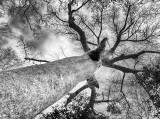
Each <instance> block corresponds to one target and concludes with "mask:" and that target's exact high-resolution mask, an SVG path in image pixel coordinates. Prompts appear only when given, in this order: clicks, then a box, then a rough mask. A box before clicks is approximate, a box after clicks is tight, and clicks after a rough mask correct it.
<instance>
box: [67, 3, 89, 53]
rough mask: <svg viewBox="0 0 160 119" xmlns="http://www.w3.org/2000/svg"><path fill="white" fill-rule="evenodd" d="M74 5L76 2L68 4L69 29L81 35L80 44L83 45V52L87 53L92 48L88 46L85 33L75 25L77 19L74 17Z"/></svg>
mask: <svg viewBox="0 0 160 119" xmlns="http://www.w3.org/2000/svg"><path fill="white" fill-rule="evenodd" d="M73 3H74V0H72V1H71V2H69V3H68V16H69V19H68V23H69V27H70V28H72V29H73V30H75V31H76V32H77V33H78V34H79V37H80V42H81V44H82V47H83V50H84V51H85V52H87V51H89V50H90V48H89V46H88V44H87V40H86V35H85V32H84V31H83V30H82V29H81V28H80V27H79V26H78V25H76V24H75V18H74V17H73V16H72V15H73V10H72V5H73Z"/></svg>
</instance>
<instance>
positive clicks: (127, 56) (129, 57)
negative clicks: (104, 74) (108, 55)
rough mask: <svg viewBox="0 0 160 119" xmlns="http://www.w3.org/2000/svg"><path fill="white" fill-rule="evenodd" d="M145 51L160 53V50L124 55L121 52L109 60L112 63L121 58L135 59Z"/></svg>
mask: <svg viewBox="0 0 160 119" xmlns="http://www.w3.org/2000/svg"><path fill="white" fill-rule="evenodd" d="M145 53H159V54H160V51H159V52H158V51H141V52H139V53H136V54H129V55H124V54H122V55H120V56H119V57H115V58H113V59H112V60H111V61H110V63H111V64H112V63H115V62H117V61H121V60H126V59H131V58H132V59H137V58H138V57H139V56H140V55H142V54H145Z"/></svg>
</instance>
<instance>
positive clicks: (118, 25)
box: [1, 0, 160, 114]
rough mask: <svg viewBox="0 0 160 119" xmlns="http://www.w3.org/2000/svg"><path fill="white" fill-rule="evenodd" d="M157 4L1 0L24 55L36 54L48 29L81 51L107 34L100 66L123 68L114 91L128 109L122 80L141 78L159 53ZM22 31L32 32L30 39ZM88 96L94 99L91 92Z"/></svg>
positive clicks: (100, 0)
mask: <svg viewBox="0 0 160 119" xmlns="http://www.w3.org/2000/svg"><path fill="white" fill-rule="evenodd" d="M159 4H160V3H159V1H154V2H153V1H151V0H121V1H120V0H115V1H110V0H69V1H68V0H58V1H54V0H32V1H31V0H12V1H10V0H5V1H3V0H2V1H1V5H3V6H2V7H1V14H2V17H4V16H5V15H6V14H7V15H8V17H9V20H8V22H7V23H6V25H7V26H8V29H12V31H13V29H18V30H20V31H21V34H20V35H21V36H23V38H22V37H19V43H21V44H22V49H23V50H24V54H25V55H24V58H25V59H30V60H36V59H34V58H33V57H34V55H35V54H36V55H37V56H38V50H37V49H38V47H39V44H41V43H43V38H44V37H45V36H46V34H47V33H46V32H44V31H46V30H48V31H54V32H56V33H57V35H63V36H64V37H67V38H68V39H69V40H71V41H73V43H74V44H75V45H76V44H80V45H77V47H78V48H79V49H81V50H83V51H84V52H87V51H89V50H90V49H93V48H95V47H97V46H98V45H99V43H100V41H101V39H102V38H104V37H107V38H108V39H109V40H108V43H107V48H106V52H105V53H104V55H103V57H102V65H103V66H104V67H107V68H111V69H112V70H116V72H114V73H117V72H118V73H119V71H120V72H121V73H119V75H120V76H121V77H120V78H121V81H119V85H120V86H119V87H118V88H117V90H119V93H120V94H121V95H122V97H124V100H125V102H126V104H128V108H127V109H128V111H129V110H130V107H131V106H129V104H130V102H129V101H128V98H129V97H128V95H127V94H126V91H124V89H123V86H124V83H125V82H131V83H132V81H131V80H130V75H132V76H133V77H135V76H136V77H135V78H136V80H139V79H138V78H137V75H139V73H140V72H144V71H145V70H144V65H146V64H148V63H149V62H150V61H151V60H155V59H156V58H157V56H158V55H159V53H160V52H159V42H158V39H159V27H160V26H159ZM26 34H30V35H32V37H31V39H28V38H26V37H25V35H26ZM35 49H36V52H34V51H35ZM33 52H34V53H33ZM33 54H34V55H33ZM41 61H42V62H43V60H41ZM44 62H45V61H44ZM112 76H113V75H112ZM116 78H117V77H116ZM133 79H134V78H133ZM140 85H141V84H140ZM92 92H94V89H93V90H92ZM92 96H93V97H95V96H94V93H93V95H92ZM116 96H117V95H116ZM111 100H112V99H111ZM93 101H94V100H93ZM102 102H103V101H102ZM128 111H126V114H128Z"/></svg>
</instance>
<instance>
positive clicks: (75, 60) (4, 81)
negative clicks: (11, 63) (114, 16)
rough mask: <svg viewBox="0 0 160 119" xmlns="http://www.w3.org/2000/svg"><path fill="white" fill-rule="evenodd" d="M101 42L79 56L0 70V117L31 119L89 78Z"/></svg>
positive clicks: (103, 46) (102, 45) (103, 44)
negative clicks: (93, 48) (96, 46)
mask: <svg viewBox="0 0 160 119" xmlns="http://www.w3.org/2000/svg"><path fill="white" fill-rule="evenodd" d="M105 42H106V39H104V40H102V42H101V44H100V46H99V47H98V48H97V49H95V50H93V51H90V52H88V53H86V54H84V55H82V56H76V57H69V58H65V59H62V60H58V61H54V62H50V63H46V64H41V65H34V66H29V67H24V68H19V69H14V70H9V71H3V72H0V119H31V118H33V117H35V116H36V115H37V114H39V113H40V112H42V111H43V110H44V109H46V108H47V107H49V106H50V105H52V104H53V103H55V102H57V101H58V100H59V99H60V98H61V97H62V96H64V95H65V94H67V93H68V92H69V91H70V90H71V89H72V88H73V87H74V86H76V84H77V83H79V82H81V81H83V80H86V79H89V78H90V77H91V76H92V75H93V73H94V72H95V70H96V69H97V68H98V67H99V66H100V64H101V61H99V60H100V55H101V53H102V52H103V51H104V48H105Z"/></svg>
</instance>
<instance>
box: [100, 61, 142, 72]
mask: <svg viewBox="0 0 160 119" xmlns="http://www.w3.org/2000/svg"><path fill="white" fill-rule="evenodd" d="M102 65H103V66H106V67H110V68H114V69H117V70H120V71H122V72H125V73H138V72H143V71H142V70H135V69H130V68H127V67H123V66H120V65H116V64H112V65H109V64H108V62H107V63H105V62H102Z"/></svg>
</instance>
